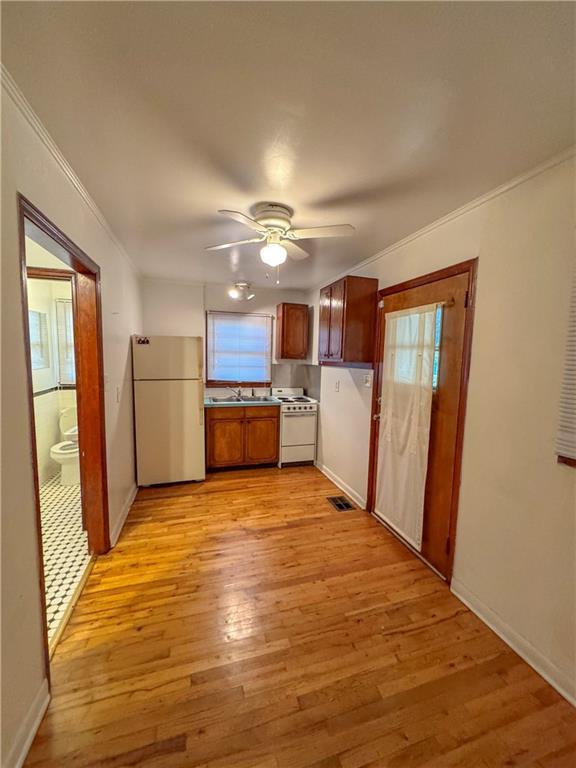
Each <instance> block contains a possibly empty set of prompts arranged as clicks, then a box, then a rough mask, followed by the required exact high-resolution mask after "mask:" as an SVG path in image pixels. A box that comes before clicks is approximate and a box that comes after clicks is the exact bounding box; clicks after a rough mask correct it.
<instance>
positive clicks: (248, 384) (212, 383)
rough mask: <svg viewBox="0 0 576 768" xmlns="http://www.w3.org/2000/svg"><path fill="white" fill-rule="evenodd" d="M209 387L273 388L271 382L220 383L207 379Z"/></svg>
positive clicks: (216, 380)
mask: <svg viewBox="0 0 576 768" xmlns="http://www.w3.org/2000/svg"><path fill="white" fill-rule="evenodd" d="M206 386H207V387H234V388H236V387H262V388H263V387H271V386H272V382H271V381H219V380H218V379H207V380H206Z"/></svg>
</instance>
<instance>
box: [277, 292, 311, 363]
mask: <svg viewBox="0 0 576 768" xmlns="http://www.w3.org/2000/svg"><path fill="white" fill-rule="evenodd" d="M280 324H281V327H280V328H279V336H280V339H279V341H280V348H279V349H277V350H276V356H277V357H278V358H279V359H285V360H303V359H305V358H306V355H307V354H308V305H307V304H282V305H281V315H280Z"/></svg>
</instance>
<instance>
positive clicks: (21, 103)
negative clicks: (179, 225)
mask: <svg viewBox="0 0 576 768" xmlns="http://www.w3.org/2000/svg"><path fill="white" fill-rule="evenodd" d="M0 80H1V81H2V87H3V89H4V91H5V92H6V93H7V94H8V96H9V97H10V98H11V99H12V101H13V103H14V105H15V106H16V108H17V109H18V111H19V112H20V114H21V115H22V116H23V117H24V118H25V120H26V121H27V122H28V124H29V125H30V127H31V128H32V130H33V131H34V132H35V133H36V135H37V136H38V138H39V139H40V141H41V142H42V143H43V144H44V146H45V147H46V149H47V150H48V151H49V152H50V154H51V155H52V157H53V159H54V160H55V161H56V163H57V165H58V166H59V167H60V170H61V171H62V172H63V174H64V175H65V176H66V178H67V179H68V181H69V182H70V183H71V184H72V186H73V187H74V189H75V190H76V192H78V194H79V195H80V197H81V198H82V200H83V201H84V203H85V204H86V205H87V206H88V208H89V209H90V210H91V211H92V213H93V215H94V216H95V218H96V219H97V221H98V223H99V224H100V226H101V227H102V228H103V229H104V230H105V231H106V234H107V235H108V236H109V238H110V239H111V240H112V242H113V243H114V245H115V246H116V248H118V250H119V252H120V253H121V254H122V256H123V258H124V259H125V260H126V262H127V263H128V264H129V266H130V267H131V269H132V270H133V271H134V272H135V273H136V275H137V276H139V275H140V274H141V273H140V269H139V268H138V267H137V266H136V264H135V263H134V262H133V261H132V259H131V258H130V256H129V255H128V253H127V252H126V251H125V250H124V246H123V245H122V244H121V242H120V241H119V240H118V238H117V237H116V235H115V234H114V232H113V231H112V230H111V229H110V225H109V224H108V222H107V221H106V219H105V217H104V214H103V213H102V211H101V210H100V208H98V206H97V205H96V203H95V201H94V200H93V198H92V197H91V196H90V193H89V192H88V190H87V189H86V187H85V186H84V185H83V184H82V182H81V181H80V179H79V177H78V176H77V174H76V172H75V171H74V169H73V168H72V166H71V165H70V163H69V162H68V160H66V158H65V157H64V155H63V154H62V151H61V150H60V148H59V147H58V145H57V144H56V142H55V141H54V139H53V138H52V136H50V134H49V133H48V131H47V130H46V128H45V127H44V125H43V124H42V122H41V120H40V118H39V117H38V115H37V114H36V112H35V111H34V109H33V108H32V106H31V104H30V102H29V101H28V100H27V99H26V97H25V96H24V94H23V92H22V91H21V90H20V88H19V86H18V84H17V83H16V81H15V80H14V78H13V77H12V75H11V74H10V72H9V71H8V69H7V68H6V66H5V65H4V64H2V65H0Z"/></svg>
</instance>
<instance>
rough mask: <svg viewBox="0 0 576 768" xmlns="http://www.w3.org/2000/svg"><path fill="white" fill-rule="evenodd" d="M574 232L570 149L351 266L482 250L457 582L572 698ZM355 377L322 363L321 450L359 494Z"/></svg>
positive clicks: (420, 263)
mask: <svg viewBox="0 0 576 768" xmlns="http://www.w3.org/2000/svg"><path fill="white" fill-rule="evenodd" d="M573 235H574V163H573V161H572V160H565V161H563V162H561V163H559V164H556V165H555V166H553V167H549V168H548V169H546V170H544V171H542V172H539V173H537V174H536V175H534V176H532V177H531V178H528V179H527V180H524V181H523V183H520V184H518V185H516V186H513V187H511V188H509V189H507V191H503V192H502V193H501V194H496V195H495V196H493V197H491V198H490V199H486V200H485V202H483V203H482V204H480V205H477V206H470V207H469V208H468V209H467V210H464V211H461V212H460V213H459V214H458V215H456V216H454V217H447V220H445V221H443V222H440V223H439V224H438V226H435V227H430V228H427V230H426V231H424V232H422V233H421V234H419V235H417V236H415V237H414V238H412V239H409V240H408V241H407V242H405V243H404V244H400V246H399V247H395V248H391V249H388V250H387V251H386V252H384V253H383V254H382V255H381V256H380V257H379V258H376V259H375V260H373V261H372V262H371V263H370V264H366V265H365V266H363V267H362V268H360V269H358V270H356V272H355V274H362V275H366V276H368V277H377V278H378V280H379V283H380V287H385V286H390V285H394V284H396V283H399V282H402V281H404V280H407V279H410V278H413V277H417V276H418V275H423V274H426V273H428V272H432V271H434V270H436V269H440V268H442V267H446V266H448V265H450V264H454V263H457V262H459V261H464V260H466V259H470V258H475V257H479V271H478V287H477V295H476V301H477V303H476V313H475V323H474V340H473V348H472V361H471V372H470V383H469V390H468V412H467V418H466V429H465V439H464V455H463V467H462V485H461V497H460V510H459V518H458V531H457V541H456V556H455V565H454V578H453V588H454V589H455V591H457V592H458V594H460V595H461V596H462V597H463V598H464V599H466V601H467V602H468V603H469V604H470V605H471V606H472V607H473V608H474V609H475V610H476V611H477V612H479V613H480V614H481V615H482V616H483V617H484V618H486V619H487V620H489V621H490V622H491V623H492V625H493V626H494V627H495V628H497V630H498V631H499V632H500V633H501V634H502V635H504V636H505V637H506V638H507V639H508V641H509V642H511V643H512V644H514V645H515V647H516V648H517V649H518V650H519V651H521V652H522V653H523V655H524V656H525V657H526V658H528V659H530V661H531V662H532V663H533V664H534V665H535V666H537V667H538V668H539V669H540V671H542V672H544V673H545V674H547V675H548V677H549V678H550V679H551V680H552V681H553V682H554V684H555V685H556V686H557V687H558V688H559V689H561V690H562V691H563V692H564V693H565V694H567V695H568V696H572V697H574V695H575V694H576V691H575V684H574V681H575V679H576V663H575V649H576V634H575V623H576V616H575V606H576V595H575V583H576V582H575V575H576V556H575V552H576V542H575V532H574V528H575V521H576V470H574V469H571V468H569V467H566V466H562V465H559V464H557V462H556V458H555V454H554V441H555V437H556V431H557V424H558V398H559V391H560V382H561V376H562V367H563V357H564V344H565V334H566V329H567V323H568V303H569V292H570V283H571V279H572V270H573V264H574V240H573ZM360 379H361V375H359V374H357V373H355V372H353V371H346V370H342V369H337V368H323V369H322V399H321V431H320V436H321V439H320V443H321V444H320V456H321V457H322V461H323V463H324V464H325V465H326V467H327V469H328V471H329V472H330V473H331V474H332V475H333V476H336V477H338V478H340V480H341V481H342V483H343V484H344V485H345V486H349V487H350V488H351V489H352V490H353V491H354V492H355V494H356V496H357V497H360V498H364V497H365V495H366V483H367V472H366V458H367V445H368V439H369V430H370V397H369V396H368V393H367V391H366V392H365V391H364V390H363V389H362V388H361V386H360ZM337 381H340V393H339V394H338V393H336V392H335V386H336V382H337ZM343 424H344V427H343V426H342V425H343ZM343 434H346V439H342V436H343Z"/></svg>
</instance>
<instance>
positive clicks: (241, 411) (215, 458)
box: [206, 406, 280, 469]
mask: <svg viewBox="0 0 576 768" xmlns="http://www.w3.org/2000/svg"><path fill="white" fill-rule="evenodd" d="M279 429H280V408H279V406H252V407H246V408H240V407H236V406H234V407H230V406H228V407H226V406H224V407H222V408H207V409H206V466H207V468H208V469H218V468H221V467H241V466H249V465H256V464H275V463H276V462H277V461H278V450H279V448H278V445H279Z"/></svg>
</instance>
